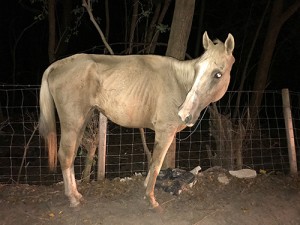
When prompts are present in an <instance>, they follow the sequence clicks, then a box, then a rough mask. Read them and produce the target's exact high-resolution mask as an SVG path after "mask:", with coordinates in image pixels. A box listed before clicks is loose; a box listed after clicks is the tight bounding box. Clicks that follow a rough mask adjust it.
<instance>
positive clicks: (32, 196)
mask: <svg viewBox="0 0 300 225" xmlns="http://www.w3.org/2000/svg"><path fill="white" fill-rule="evenodd" d="M224 175H226V176H227V177H228V178H229V183H228V184H223V183H220V182H219V181H218V177H222V176H224ZM143 180H144V177H141V176H134V177H132V179H131V180H130V179H129V180H127V181H123V182H122V181H120V179H114V180H105V181H103V182H98V183H96V182H94V183H92V184H80V185H79V190H80V191H81V193H82V194H83V195H84V198H85V203H84V204H83V205H81V206H80V207H79V208H77V209H72V208H69V205H68V201H67V198H66V197H65V196H64V194H63V184H61V183H60V184H55V185H52V186H33V185H1V186H0V218H1V219H0V224H3V225H8V224H14V225H16V224H56V225H59V224H68V225H69V224H87V225H91V224H149V225H150V224H158V225H160V224H187V225H190V224H191V225H193V224H198V225H200V224H205V225H206V224H208V225H209V224H213V225H223V224H230V225H234V224H239V225H240V224H251V225H253V224H278V225H279V224H284V225H285V224H295V225H296V224H300V179H299V178H291V177H288V176H283V175H274V174H269V175H266V174H261V175H258V176H257V177H256V178H254V179H238V178H235V177H232V176H231V175H229V174H228V173H227V172H224V171H210V172H209V171H208V172H203V173H200V174H199V175H198V176H197V183H196V184H195V186H194V187H192V188H191V189H187V190H185V191H183V192H182V193H181V194H180V195H179V196H174V195H171V194H169V193H166V192H164V191H163V190H156V196H157V199H158V201H159V203H160V204H161V206H162V208H163V212H161V213H158V212H156V211H155V210H153V209H149V205H148V203H147V201H146V200H145V199H144V198H143V196H144V188H143Z"/></svg>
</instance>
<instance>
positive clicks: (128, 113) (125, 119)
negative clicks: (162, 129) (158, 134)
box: [103, 104, 152, 128]
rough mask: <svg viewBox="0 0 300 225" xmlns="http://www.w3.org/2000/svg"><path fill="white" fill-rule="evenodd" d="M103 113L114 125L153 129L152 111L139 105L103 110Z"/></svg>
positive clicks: (122, 105)
mask: <svg viewBox="0 0 300 225" xmlns="http://www.w3.org/2000/svg"><path fill="white" fill-rule="evenodd" d="M103 113H104V114H105V115H106V116H107V117H108V118H109V119H110V120H111V121H112V122H114V123H116V124H118V125H120V126H124V127H132V128H142V127H147V128H152V123H151V114H150V111H145V109H144V108H142V107H140V106H138V107H137V105H125V104H121V105H118V106H112V107H109V108H106V109H104V110H103Z"/></svg>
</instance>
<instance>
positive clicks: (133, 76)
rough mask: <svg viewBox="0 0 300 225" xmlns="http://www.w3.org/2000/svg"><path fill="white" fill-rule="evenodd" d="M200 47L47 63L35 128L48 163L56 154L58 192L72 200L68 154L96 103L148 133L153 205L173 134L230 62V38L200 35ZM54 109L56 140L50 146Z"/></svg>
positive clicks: (210, 95) (221, 86)
mask: <svg viewBox="0 0 300 225" xmlns="http://www.w3.org/2000/svg"><path fill="white" fill-rule="evenodd" d="M202 43H203V47H204V50H205V51H204V53H203V55H202V56H201V57H199V58H196V59H190V60H182V61H180V60H177V59H174V58H171V57H167V56H158V55H126V56H117V55H113V56H111V55H97V54H76V55H73V56H70V57H67V58H64V59H61V60H58V61H56V62H54V63H53V64H51V65H50V66H49V67H48V68H47V69H46V70H45V72H44V74H43V77H42V83H41V89H40V118H39V131H40V134H41V136H43V137H44V139H45V141H46V143H47V148H48V161H49V168H50V169H51V170H55V168H56V166H57V158H58V159H59V162H60V166H61V170H62V174H63V181H64V187H65V195H66V196H67V197H68V198H69V201H70V206H71V207H76V206H79V205H80V203H81V201H82V200H83V196H82V195H81V194H80V193H79V192H78V190H77V186H76V180H75V175H74V159H75V156H76V154H77V149H78V146H79V144H80V141H81V139H82V136H83V132H84V129H85V127H86V124H87V121H88V119H89V117H90V116H91V114H92V112H93V110H95V109H97V110H99V111H100V112H101V113H103V114H104V115H105V116H106V117H107V118H108V119H109V120H111V121H112V122H114V123H116V124H118V125H120V126H124V127H129V128H149V129H152V130H154V132H155V144H154V148H153V155H152V161H151V164H150V167H149V171H148V174H147V177H146V179H145V182H144V186H145V188H146V193H145V196H146V197H147V199H148V201H149V203H150V205H151V206H152V207H153V208H156V207H159V203H158V202H157V201H156V198H155V195H154V188H155V183H156V178H157V175H158V173H159V172H160V169H161V166H162V163H163V160H164V158H165V155H166V153H167V150H168V148H169V146H170V144H171V142H172V140H173V138H174V136H175V135H176V133H177V132H179V131H181V130H183V129H184V128H185V127H187V126H188V127H191V126H193V125H194V124H195V122H196V121H197V119H198V117H199V115H200V113H201V111H202V110H203V109H204V108H206V107H207V106H208V105H209V104H210V103H212V102H216V101H218V100H219V99H221V98H222V97H223V95H224V94H225V92H226V91H227V88H228V85H229V81H230V71H231V68H232V65H233V63H234V61H235V59H234V56H233V54H232V53H233V49H234V38H233V36H232V35H231V34H230V33H229V34H228V37H227V39H226V41H225V42H224V43H223V42H221V41H220V40H214V41H212V40H211V39H210V38H209V37H208V34H207V32H205V33H204V34H203V38H202ZM55 108H56V111H57V115H58V117H59V121H60V129H61V138H60V145H59V150H58V152H57V131H56V122H55V121H56V120H55V115H56V114H55Z"/></svg>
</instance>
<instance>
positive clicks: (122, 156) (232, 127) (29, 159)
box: [0, 85, 300, 184]
mask: <svg viewBox="0 0 300 225" xmlns="http://www.w3.org/2000/svg"><path fill="white" fill-rule="evenodd" d="M251 94H252V92H228V93H227V94H226V95H225V96H224V97H223V98H222V99H221V101H219V102H217V103H216V107H210V108H209V109H208V110H207V111H206V112H205V114H204V115H202V116H203V118H202V119H201V121H200V120H199V121H198V123H197V124H196V125H195V126H194V127H191V128H186V129H185V130H183V131H181V132H180V133H178V134H177V136H176V162H175V165H176V167H178V168H182V169H186V170H190V169H193V168H194V167H196V166H198V165H200V166H201V167H202V169H203V170H205V169H207V168H210V167H212V166H222V167H227V168H231V169H235V168H236V165H240V166H241V167H242V168H252V169H255V170H257V171H259V170H264V171H267V172H269V171H275V172H282V173H287V172H289V158H288V148H287V139H286V132H285V124H284V117H283V110H282V99H281V98H282V96H281V92H280V91H267V92H264V93H263V95H264V97H263V104H262V107H261V108H260V112H259V116H258V119H257V120H256V121H253V120H252V119H251V118H249V117H248V114H249V109H248V108H247V105H248V104H249V99H250V97H251ZM38 96H39V86H16V85H12V86H9V85H2V86H0V183H14V182H19V183H29V184H52V183H55V182H58V181H61V180H62V175H61V171H60V169H59V168H58V170H57V171H56V172H55V173H54V172H49V169H48V159H47V151H46V148H45V146H44V141H43V140H42V139H41V137H40V136H39V133H38V129H37V125H38V115H39V104H38ZM238 96H239V97H240V98H241V101H240V104H238V107H237V106H236V100H237V97H238ZM290 98H291V109H292V115H293V125H294V133H295V143H296V149H299V144H300V143H299V140H300V121H299V120H300V119H299V118H300V115H299V114H300V109H299V105H300V104H299V103H300V93H296V92H291V93H290ZM216 111H217V113H216ZM219 113H221V114H219ZM95 118H96V119H94V120H92V121H91V123H90V124H89V125H88V128H87V130H86V133H87V134H88V135H90V134H91V133H92V134H93V135H94V136H95V135H96V134H97V129H98V128H97V116H96V117H95ZM241 118H243V120H241ZM245 121H246V122H245ZM57 122H58V121H57ZM93 123H95V124H93ZM58 127H59V123H58ZM191 133H192V135H191ZM145 134H146V139H147V145H148V147H149V149H152V147H153V145H154V136H155V135H154V132H153V131H151V130H149V129H146V130H145ZM59 135H60V134H59V129H58V139H59ZM84 139H85V140H89V139H90V136H86V135H85V137H84ZM86 149H87V147H86V145H84V144H82V145H81V147H80V148H79V149H78V153H77V157H76V159H75V171H76V179H81V178H82V173H83V171H84V168H85V159H86V155H87V154H88V151H87V150H86ZM297 154H298V155H297V159H298V166H299V164H300V163H299V158H300V156H299V152H298V153H297ZM147 168H148V162H147V157H146V155H145V153H144V149H143V145H142V140H141V136H140V133H139V130H138V129H132V128H125V127H120V126H118V125H116V124H114V123H112V122H109V123H108V127H107V154H106V177H108V178H113V177H124V176H130V175H132V174H134V173H143V174H146V172H147ZM96 173H97V155H95V157H94V160H93V165H92V169H91V171H90V176H91V179H96Z"/></svg>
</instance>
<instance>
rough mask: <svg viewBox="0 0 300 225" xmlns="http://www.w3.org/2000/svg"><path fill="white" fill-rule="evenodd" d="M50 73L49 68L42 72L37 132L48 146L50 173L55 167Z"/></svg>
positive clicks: (53, 118) (54, 128) (55, 139)
mask: <svg viewBox="0 0 300 225" xmlns="http://www.w3.org/2000/svg"><path fill="white" fill-rule="evenodd" d="M50 72H51V67H49V68H48V69H47V70H46V71H45V72H44V75H43V80H42V85H41V90H40V120H39V132H40V134H41V135H42V136H43V137H44V138H45V141H46V145H47V146H48V162H49V168H50V170H51V171H55V170H56V166H57V135H56V121H55V106H54V101H53V97H52V95H51V93H50V90H49V84H48V76H49V73H50Z"/></svg>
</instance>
